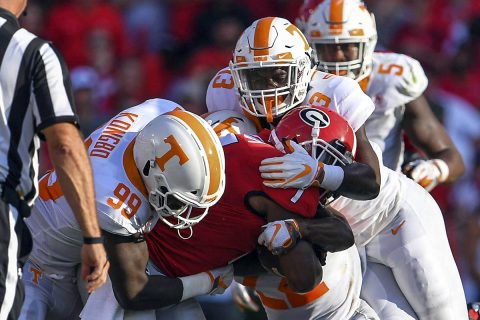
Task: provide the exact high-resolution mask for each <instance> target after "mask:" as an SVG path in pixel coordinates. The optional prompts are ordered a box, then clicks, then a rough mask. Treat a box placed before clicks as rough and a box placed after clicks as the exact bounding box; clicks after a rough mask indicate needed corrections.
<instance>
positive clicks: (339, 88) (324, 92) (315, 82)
mask: <svg viewBox="0 0 480 320" xmlns="http://www.w3.org/2000/svg"><path fill="white" fill-rule="evenodd" d="M206 102H207V108H208V111H209V112H213V111H218V110H225V109H227V110H234V111H237V112H242V107H241V105H240V97H239V96H238V93H237V90H236V89H235V86H234V83H233V77H232V75H231V72H230V70H229V68H224V69H222V70H220V71H219V72H218V73H217V74H216V75H215V76H214V77H213V79H212V80H211V81H210V84H209V85H208V89H207V97H206ZM303 105H314V106H322V107H328V108H330V109H332V110H334V111H336V112H337V113H338V114H340V115H341V116H342V117H344V118H345V119H346V120H347V121H348V123H349V124H350V126H351V127H352V128H353V130H354V131H357V130H358V129H359V128H360V127H361V126H362V125H363V124H364V123H365V121H366V120H367V118H368V117H369V116H370V115H371V114H372V112H373V110H374V108H375V107H374V105H373V102H372V100H371V99H370V98H369V97H368V96H367V95H366V94H365V93H363V91H362V90H361V88H360V86H359V85H358V83H356V81H354V80H352V79H349V78H346V77H339V76H335V75H332V74H329V73H325V72H321V71H315V72H314V74H313V76H312V80H311V81H310V86H309V90H308V92H307V96H306V97H305V100H304V101H303Z"/></svg>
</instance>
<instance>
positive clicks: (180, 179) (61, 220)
mask: <svg viewBox="0 0 480 320" xmlns="http://www.w3.org/2000/svg"><path fill="white" fill-rule="evenodd" d="M85 144H86V147H87V149H88V154H89V156H90V161H91V163H92V167H93V172H94V182H95V189H96V206H97V210H98V217H99V221H100V225H101V228H102V230H103V231H104V236H105V244H106V248H107V253H108V255H109V257H110V259H111V261H112V262H113V263H114V264H115V265H114V266H113V267H111V269H110V277H111V280H112V281H111V283H112V285H110V286H108V285H106V286H105V288H104V289H102V290H97V291H95V292H94V293H93V295H96V294H101V293H102V292H104V293H105V292H107V293H108V292H111V289H112V287H113V292H114V293H115V298H116V300H118V301H119V303H120V305H121V306H123V307H127V308H130V309H136V310H138V309H155V308H161V307H164V306H168V305H172V304H176V303H179V302H182V303H183V305H184V306H185V308H187V309H188V308H189V309H192V310H193V312H197V311H196V310H199V311H198V312H199V313H193V314H195V315H196V314H201V315H203V313H201V309H200V308H199V306H198V305H197V303H196V302H194V301H193V299H190V298H192V297H193V296H196V295H200V294H206V293H212V292H215V293H217V292H222V291H223V290H224V287H226V286H227V285H228V284H229V282H230V281H231V279H232V278H233V274H232V268H231V267H230V266H229V267H224V268H220V269H216V270H212V271H210V272H202V273H199V274H196V275H192V276H187V277H183V278H167V277H164V276H160V275H159V276H154V275H152V274H147V273H146V272H145V268H146V267H147V261H148V249H147V246H146V244H145V242H144V241H142V237H143V234H144V233H146V232H148V231H149V230H150V229H151V228H152V227H153V226H154V225H155V223H156V222H157V221H158V220H159V219H160V220H162V222H164V223H166V224H167V225H168V226H170V227H171V228H175V229H178V230H183V229H186V230H187V231H188V229H189V230H190V232H191V230H192V229H191V227H192V226H193V225H194V224H196V223H198V222H200V221H201V220H202V218H203V217H204V216H205V215H206V214H207V213H208V208H209V207H210V206H212V205H214V204H215V203H216V202H217V201H218V200H219V198H220V197H221V195H222V194H223V190H224V185H225V179H224V177H225V175H224V156H223V149H222V147H221V144H220V141H219V140H218V137H217V136H216V134H215V132H214V131H213V129H212V128H211V127H210V126H209V125H208V124H207V123H206V122H205V121H204V120H203V119H202V118H200V117H198V116H196V115H194V114H192V113H189V112H187V111H184V110H183V109H182V108H181V107H180V106H179V105H177V104H175V103H173V102H171V101H168V100H162V99H152V100H148V101H146V102H144V103H142V104H140V105H138V106H135V107H132V108H129V109H126V110H125V111H123V112H121V113H119V114H118V115H117V116H115V117H114V118H113V119H111V120H110V121H108V122H107V123H106V124H104V125H103V126H101V127H100V128H99V129H97V130H96V131H95V132H93V133H92V134H91V135H90V137H89V138H88V139H87V140H86V141H85ZM39 192H40V195H39V198H38V200H37V202H36V203H35V206H34V208H33V212H34V213H33V214H32V215H31V217H30V218H29V219H27V221H26V222H27V224H28V226H29V228H30V229H31V230H32V234H33V239H34V246H33V251H32V254H31V255H30V257H29V260H28V263H27V264H26V265H25V267H24V278H23V279H24V281H25V285H26V299H25V304H24V308H23V309H22V315H21V317H20V318H21V319H26V320H27V319H28V320H30V319H73V318H78V314H79V312H80V310H81V307H82V303H81V301H80V296H79V294H78V291H77V287H76V284H75V282H76V279H75V278H76V268H77V267H78V265H79V263H80V262H81V260H80V249H81V245H82V234H81V232H80V228H79V226H78V224H77V222H76V220H75V218H74V215H73V212H72V210H71V208H70V207H69V206H68V204H67V203H66V200H65V198H64V196H63V193H62V190H61V189H60V187H59V183H58V180H57V178H56V173H55V172H54V171H52V172H49V173H48V174H47V175H46V176H44V177H43V178H42V179H41V181H40V188H39ZM192 207H197V208H203V209H204V210H201V211H200V212H201V214H198V215H191V211H192ZM152 208H153V209H152ZM109 290H110V291H109ZM215 290H217V291H215ZM106 297H108V294H107V295H106ZM112 297H113V295H110V298H112ZM90 298H92V296H91V297H90ZM115 298H113V299H110V300H108V298H106V299H105V300H103V301H102V303H103V304H105V306H106V305H108V303H109V302H110V303H111V304H112V305H113V307H112V308H110V309H108V308H106V309H104V308H102V310H104V311H105V310H110V312H111V314H110V315H109V314H108V311H105V313H99V312H98V309H97V310H96V311H95V312H96V313H97V316H99V317H101V318H102V319H107V318H108V317H109V316H112V317H113V318H115V317H114V315H116V316H118V315H120V316H119V318H123V309H121V308H120V307H119V306H118V305H116V301H115ZM127 313H128V312H125V316H127ZM86 318H89V319H91V318H92V317H91V316H90V314H88V313H87V316H86Z"/></svg>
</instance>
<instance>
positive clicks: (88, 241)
mask: <svg viewBox="0 0 480 320" xmlns="http://www.w3.org/2000/svg"><path fill="white" fill-rule="evenodd" d="M83 243H84V244H97V243H103V236H100V237H83Z"/></svg>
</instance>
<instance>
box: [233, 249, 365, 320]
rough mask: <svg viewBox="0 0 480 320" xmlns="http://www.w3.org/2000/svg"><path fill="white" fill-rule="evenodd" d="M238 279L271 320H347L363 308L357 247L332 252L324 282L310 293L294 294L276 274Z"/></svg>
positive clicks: (328, 257)
mask: <svg viewBox="0 0 480 320" xmlns="http://www.w3.org/2000/svg"><path fill="white" fill-rule="evenodd" d="M235 280H236V281H237V282H239V283H241V284H243V285H244V286H247V287H251V288H253V289H255V290H256V291H257V293H258V295H259V297H260V300H261V301H262V304H263V306H264V307H265V311H266V312H267V315H268V319H269V320H293V319H305V320H308V319H310V320H313V319H331V320H346V319H350V318H351V317H352V316H353V315H354V314H355V311H356V310H357V309H358V308H359V306H360V298H359V297H360V288H361V286H362V272H361V266H360V257H359V253H358V251H357V248H356V247H355V246H352V247H350V248H349V249H347V250H344V251H340V252H335V253H328V254H327V261H326V265H325V266H324V267H323V279H322V282H321V283H320V284H319V285H318V286H317V287H316V288H315V289H313V290H312V291H310V292H307V293H296V292H294V291H292V290H291V289H289V288H288V286H287V281H286V280H285V278H281V277H279V276H276V275H274V274H272V273H266V274H262V275H260V276H258V277H250V276H249V277H235Z"/></svg>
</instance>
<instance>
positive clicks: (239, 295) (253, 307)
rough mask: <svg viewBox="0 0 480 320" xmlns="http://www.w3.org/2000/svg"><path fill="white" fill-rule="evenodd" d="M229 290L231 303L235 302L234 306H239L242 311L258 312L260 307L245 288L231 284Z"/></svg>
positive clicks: (237, 284) (234, 283) (235, 283)
mask: <svg viewBox="0 0 480 320" xmlns="http://www.w3.org/2000/svg"><path fill="white" fill-rule="evenodd" d="M230 290H231V292H232V298H233V302H235V304H236V305H237V306H239V307H240V309H241V310H242V311H243V310H249V311H253V312H258V311H259V310H260V307H259V306H258V304H257V303H256V302H255V301H254V300H253V298H252V293H250V291H249V290H248V288H247V287H245V286H243V285H241V284H239V283H237V282H233V283H232V286H231V287H230Z"/></svg>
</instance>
